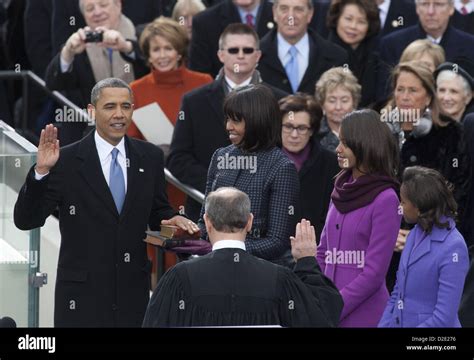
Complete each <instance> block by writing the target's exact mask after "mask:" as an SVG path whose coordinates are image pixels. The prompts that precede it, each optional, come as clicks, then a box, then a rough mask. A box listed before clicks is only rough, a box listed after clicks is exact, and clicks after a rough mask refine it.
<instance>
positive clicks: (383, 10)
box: [379, 0, 391, 29]
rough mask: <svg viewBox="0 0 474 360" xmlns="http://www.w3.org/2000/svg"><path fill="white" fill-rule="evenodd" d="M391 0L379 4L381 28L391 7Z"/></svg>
mask: <svg viewBox="0 0 474 360" xmlns="http://www.w3.org/2000/svg"><path fill="white" fill-rule="evenodd" d="M390 2H391V0H385V1H384V2H383V3H381V4H380V5H379V18H380V28H381V29H383V27H384V26H385V21H386V20H387V15H388V10H389V9H390Z"/></svg>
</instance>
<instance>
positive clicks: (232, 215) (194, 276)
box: [143, 187, 343, 327]
mask: <svg viewBox="0 0 474 360" xmlns="http://www.w3.org/2000/svg"><path fill="white" fill-rule="evenodd" d="M204 219H205V224H206V228H207V231H208V234H209V238H210V241H211V243H212V244H213V251H212V252H211V253H209V254H207V255H205V256H202V257H199V258H194V259H192V260H188V261H185V262H181V263H179V264H177V265H176V266H175V267H173V268H172V269H170V270H169V271H168V272H167V273H166V274H165V275H164V276H163V277H162V278H161V280H160V282H159V283H158V286H157V288H156V289H155V291H154V293H153V296H152V298H151V300H150V303H149V304H148V309H147V312H146V315H145V319H144V322H143V326H144V327H176V326H249V325H254V326H262V325H280V326H285V327H287V326H293V327H303V326H305V327H308V326H311V327H335V326H337V324H338V322H339V316H340V313H341V310H342V305H343V302H342V298H341V296H340V294H339V292H338V290H337V289H336V288H335V286H334V284H333V283H332V282H331V281H330V280H329V279H328V278H326V277H325V276H324V275H323V274H322V273H321V270H320V268H319V266H318V264H317V262H316V259H315V253H316V240H315V239H316V236H315V233H314V228H313V227H312V226H310V223H309V221H306V220H303V221H302V222H301V223H300V224H298V226H297V230H296V236H295V238H294V239H292V254H293V256H294V258H295V260H296V265H295V268H294V270H293V271H291V270H289V269H288V268H285V267H283V266H280V265H276V264H274V263H271V262H268V261H266V260H263V259H259V258H256V257H254V256H252V255H250V254H248V253H247V252H246V251H245V243H244V241H245V237H246V233H247V231H249V230H250V229H251V228H252V220H253V216H252V215H251V214H250V200H249V198H248V196H247V195H246V194H245V193H243V192H241V191H239V190H237V189H235V188H228V187H227V188H226V187H223V188H219V189H218V190H216V191H215V192H212V193H210V194H209V195H208V197H207V198H206V213H205V215H204Z"/></svg>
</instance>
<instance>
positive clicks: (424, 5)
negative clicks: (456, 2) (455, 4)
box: [418, 1, 449, 10]
mask: <svg viewBox="0 0 474 360" xmlns="http://www.w3.org/2000/svg"><path fill="white" fill-rule="evenodd" d="M448 4H449V2H439V1H435V2H429V1H420V2H418V6H419V7H420V8H422V9H423V10H427V9H429V7H430V6H431V5H433V7H434V8H435V9H436V10H440V9H443V8H445V7H446V6H448Z"/></svg>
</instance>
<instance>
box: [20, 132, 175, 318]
mask: <svg viewBox="0 0 474 360" xmlns="http://www.w3.org/2000/svg"><path fill="white" fill-rule="evenodd" d="M125 141H126V152H127V158H128V159H129V167H128V171H127V194H126V198H125V203H124V206H123V210H122V213H121V214H120V215H119V214H118V212H117V208H116V206H115V203H114V200H113V198H112V194H111V192H110V190H109V186H108V185H107V182H106V180H105V178H104V175H103V172H102V167H101V164H100V160H99V156H98V153H97V148H96V144H95V140H94V132H92V133H91V134H89V135H88V136H87V137H85V138H84V139H83V140H81V141H79V142H77V143H75V144H71V145H70V146H67V147H64V148H62V149H61V150H60V157H59V160H58V163H57V164H56V165H55V166H54V167H53V169H51V171H50V174H49V175H47V176H46V177H45V178H43V179H41V180H40V181H37V180H36V179H35V177H34V176H35V175H34V168H31V170H30V172H29V173H28V176H27V179H26V182H25V184H24V185H23V187H22V188H21V190H20V193H19V195H18V200H17V202H16V204H15V211H14V221H15V225H16V226H17V227H18V228H19V229H21V230H30V229H34V228H38V227H41V226H43V225H44V222H45V220H46V218H47V217H48V216H49V215H50V214H51V213H52V212H53V211H54V210H55V209H56V208H57V207H58V208H59V227H60V231H61V248H60V252H59V262H58V272H57V280H56V292H55V308H54V323H55V326H57V327H83V326H85V327H115V326H117V327H136V326H140V325H141V322H142V321H143V316H144V314H145V310H146V306H147V303H148V300H149V295H150V294H149V288H150V277H149V274H150V270H151V263H150V262H149V260H148V258H147V253H146V244H145V243H144V242H143V239H144V238H145V237H146V236H145V231H146V229H147V224H149V226H150V228H151V229H156V230H158V229H159V225H160V222H161V220H163V219H169V218H171V217H173V216H174V215H175V214H174V211H173V209H172V208H171V207H170V206H169V204H168V199H167V196H166V193H165V177H164V173H163V166H164V163H163V162H164V160H163V152H162V151H161V150H160V149H158V148H157V147H156V146H153V145H151V144H149V143H146V142H143V141H140V140H135V139H131V138H128V137H126V140H125Z"/></svg>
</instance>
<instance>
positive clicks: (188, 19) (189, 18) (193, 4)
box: [171, 0, 206, 41]
mask: <svg viewBox="0 0 474 360" xmlns="http://www.w3.org/2000/svg"><path fill="white" fill-rule="evenodd" d="M205 9H206V7H205V6H204V4H203V3H202V1H201V0H178V1H177V2H176V4H175V5H174V8H173V13H172V14H171V18H172V19H173V20H174V21H176V22H177V23H178V24H179V25H182V26H184V27H185V29H186V33H187V34H188V39H189V41H191V37H192V33H193V16H195V15H197V14H198V13H200V12H201V11H203V10H205Z"/></svg>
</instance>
